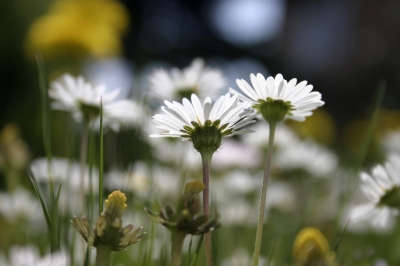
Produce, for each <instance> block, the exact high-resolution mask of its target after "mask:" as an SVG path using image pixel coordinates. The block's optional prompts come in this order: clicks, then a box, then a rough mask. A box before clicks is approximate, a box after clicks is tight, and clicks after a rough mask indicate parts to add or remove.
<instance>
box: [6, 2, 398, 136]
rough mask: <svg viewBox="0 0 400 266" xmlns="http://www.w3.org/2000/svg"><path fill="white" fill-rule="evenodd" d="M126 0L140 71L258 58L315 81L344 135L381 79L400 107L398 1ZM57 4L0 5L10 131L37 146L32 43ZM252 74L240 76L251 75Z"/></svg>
mask: <svg viewBox="0 0 400 266" xmlns="http://www.w3.org/2000/svg"><path fill="white" fill-rule="evenodd" d="M122 2H123V4H124V5H125V6H126V7H127V9H128V10H129V13H130V19H131V22H130V26H129V30H128V32H127V33H126V35H125V37H124V40H123V43H124V54H123V56H124V57H125V58H127V59H128V60H129V61H131V62H132V64H133V65H134V66H135V70H137V71H140V70H141V69H142V68H143V67H145V66H146V65H147V64H148V63H150V62H152V61H166V62H168V63H170V64H171V65H175V66H177V67H184V66H187V65H188V64H189V63H190V62H191V60H192V59H193V58H195V57H203V58H205V59H206V60H207V62H211V63H213V62H214V63H216V65H218V64H221V62H225V63H226V62H227V63H229V62H232V61H234V60H240V59H246V60H252V61H254V62H256V63H257V64H260V65H262V66H263V67H265V69H267V70H268V73H269V74H271V75H276V74H277V73H282V74H283V75H284V77H285V78H286V79H288V80H289V79H291V78H292V77H296V78H297V79H298V80H299V81H301V80H307V81H308V82H309V83H311V84H313V85H314V89H315V90H317V91H319V92H321V93H322V95H323V100H324V101H325V102H326V105H325V106H324V108H325V109H326V110H327V111H328V112H329V113H330V114H331V115H332V116H333V117H334V120H335V123H336V124H337V127H338V129H339V131H340V128H341V127H342V126H343V125H344V124H346V123H348V122H349V121H351V120H353V119H357V118H363V117H365V116H366V114H367V111H368V110H369V108H371V106H372V105H373V102H374V97H375V96H376V91H377V88H378V84H379V83H380V82H384V83H385V84H386V93H385V97H384V101H383V104H382V107H383V108H387V109H398V108H399V106H400V102H399V99H400V90H399V87H400V78H399V77H400V68H399V63H400V49H399V48H400V2H398V1H395V0H385V1H372V0H362V1H361V0H359V1H336V0H326V1H279V0H274V1H272V0H268V1H261V0H251V1H250V0H249V1H246V0H234V1H228V0H213V1H211V0H209V1H178V0H150V1H147V0H142V1H140V0H136V1H127V0H125V1H122ZM50 3H51V2H48V1H42V2H40V1H39V2H36V1H35V3H33V2H27V1H22V0H16V1H3V2H2V3H1V4H0V6H1V8H0V18H1V22H0V34H1V36H2V37H1V38H0V79H1V96H0V114H1V115H0V127H2V126H4V125H5V124H7V123H9V122H14V123H17V124H18V126H19V127H20V128H21V131H22V135H23V138H24V139H26V140H27V141H28V142H30V141H33V140H34V138H37V137H39V136H40V121H39V120H38V118H39V117H40V109H39V107H40V104H39V98H40V97H39V89H38V76H37V70H36V65H35V62H34V60H32V58H29V57H28V56H27V55H26V53H25V52H24V42H25V39H26V34H27V30H28V28H29V25H30V23H31V22H32V21H33V20H34V19H35V18H36V17H38V16H40V15H43V14H44V13H45V12H46V10H47V7H48V5H49V4H50ZM249 5H250V6H249ZM251 5H253V6H251ZM268 8H270V9H271V10H269V9H268ZM224 21H225V22H228V26H227V25H226V24H227V23H225V24H224V23H223V22H224ZM260 21H261V22H260ZM221 23H222V24H223V25H222V26H221V25H220V24H221ZM263 23H264V24H263ZM255 29H257V30H258V33H257V30H255ZM257 34H258V35H257ZM249 74H250V73H248V74H246V75H245V76H240V77H237V78H243V79H246V80H249V78H248V75H249ZM264 74H267V73H264ZM229 84H234V81H230V83H229ZM338 136H340V134H338Z"/></svg>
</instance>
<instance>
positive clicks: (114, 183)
mask: <svg viewBox="0 0 400 266" xmlns="http://www.w3.org/2000/svg"><path fill="white" fill-rule="evenodd" d="M104 185H105V187H106V188H108V189H109V190H111V191H115V190H121V191H124V192H128V191H131V192H133V193H134V195H135V196H139V197H142V198H144V199H145V198H146V196H148V194H149V191H150V188H151V178H150V171H149V169H148V166H147V165H146V164H145V163H144V162H139V161H137V162H135V164H133V165H131V166H129V167H128V169H127V170H126V171H119V170H112V171H110V172H108V173H106V174H105V177H104Z"/></svg>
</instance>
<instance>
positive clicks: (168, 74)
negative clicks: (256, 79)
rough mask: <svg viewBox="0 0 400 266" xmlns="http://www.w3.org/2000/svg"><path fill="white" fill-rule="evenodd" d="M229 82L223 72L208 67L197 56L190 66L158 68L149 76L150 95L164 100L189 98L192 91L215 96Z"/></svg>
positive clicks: (201, 95) (201, 94)
mask: <svg viewBox="0 0 400 266" xmlns="http://www.w3.org/2000/svg"><path fill="white" fill-rule="evenodd" d="M226 84H227V82H226V80H225V78H224V76H223V75H222V72H221V71H220V70H219V69H216V68H210V67H206V66H205V63H204V60H203V59H201V58H196V59H194V60H193V62H192V63H191V64H190V66H188V67H186V68H184V69H183V70H180V69H178V68H172V69H171V70H170V71H167V70H165V69H163V68H159V69H156V70H155V71H153V73H152V74H150V75H149V77H148V87H149V90H150V95H151V96H152V97H154V98H158V99H162V100H165V99H167V100H174V99H181V98H183V97H187V98H189V97H190V95H191V94H192V93H195V94H197V95H200V97H202V98H203V97H205V96H214V95H216V94H217V93H218V91H220V90H221V89H222V88H224V86H225V85H226Z"/></svg>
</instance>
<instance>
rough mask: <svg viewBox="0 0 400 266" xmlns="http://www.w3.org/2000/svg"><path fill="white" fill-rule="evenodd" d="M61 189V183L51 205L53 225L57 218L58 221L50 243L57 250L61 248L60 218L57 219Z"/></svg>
mask: <svg viewBox="0 0 400 266" xmlns="http://www.w3.org/2000/svg"><path fill="white" fill-rule="evenodd" d="M61 187H62V183H61V184H60V186H59V187H58V191H57V196H56V198H55V201H54V203H53V216H52V217H53V218H52V221H53V224H54V222H55V221H56V220H57V218H58V219H59V221H58V227H57V228H55V227H53V230H54V231H53V234H52V235H53V238H52V241H53V242H54V245H55V247H56V248H57V249H58V248H60V247H61V242H60V240H61V220H62V219H61V217H58V200H59V199H60V194H61Z"/></svg>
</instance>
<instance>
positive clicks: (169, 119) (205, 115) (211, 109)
mask: <svg viewBox="0 0 400 266" xmlns="http://www.w3.org/2000/svg"><path fill="white" fill-rule="evenodd" d="M165 104H166V106H167V107H165V106H163V107H161V109H162V110H163V112H164V113H165V114H157V115H155V116H153V121H154V122H155V123H156V124H157V125H158V126H157V127H159V128H161V129H164V130H167V132H166V133H164V134H154V135H151V137H175V138H182V139H189V140H191V141H192V143H193V146H194V148H195V149H196V150H197V151H198V152H199V153H200V155H201V159H202V168H203V183H204V185H205V188H204V190H203V214H204V215H205V216H209V214H210V204H209V179H210V164H211V158H212V156H213V154H214V152H215V151H216V150H217V149H218V148H219V147H220V146H221V141H222V139H223V138H227V137H230V136H234V135H238V134H244V133H249V132H252V131H251V130H248V129H243V128H244V127H245V126H247V125H249V124H252V123H254V122H255V120H254V117H255V115H256V114H255V113H254V112H251V111H246V112H244V109H245V108H248V107H250V105H249V104H248V103H244V102H239V100H238V97H237V96H232V97H231V95H230V94H229V93H227V94H225V95H223V96H221V97H219V98H218V100H217V101H216V102H215V104H214V105H212V102H211V99H210V98H209V97H207V98H206V99H205V100H204V102H203V104H202V103H201V102H200V100H199V98H198V97H197V95H196V94H192V97H191V102H190V101H189V100H188V99H186V98H184V99H183V100H182V104H181V103H178V102H172V103H171V102H169V101H165ZM205 246H206V257H207V259H206V261H207V262H208V263H207V265H211V264H210V263H211V262H212V255H211V236H210V234H209V233H207V234H205Z"/></svg>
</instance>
